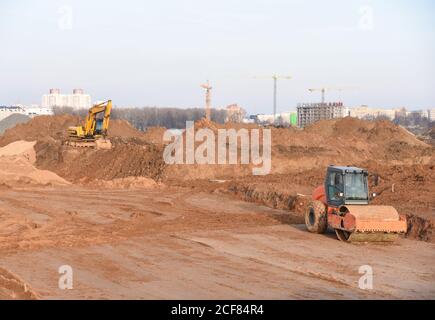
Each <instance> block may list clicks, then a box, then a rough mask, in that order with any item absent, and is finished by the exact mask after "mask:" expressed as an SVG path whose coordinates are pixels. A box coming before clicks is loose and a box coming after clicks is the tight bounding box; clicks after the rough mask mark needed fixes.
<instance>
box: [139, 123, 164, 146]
mask: <svg viewBox="0 0 435 320" xmlns="http://www.w3.org/2000/svg"><path fill="white" fill-rule="evenodd" d="M166 130H167V129H166V128H165V127H150V128H148V129H147V130H146V131H145V132H144V133H143V136H142V138H143V139H144V140H145V141H147V142H149V143H156V144H163V143H164V141H163V135H164V134H165V132H166Z"/></svg>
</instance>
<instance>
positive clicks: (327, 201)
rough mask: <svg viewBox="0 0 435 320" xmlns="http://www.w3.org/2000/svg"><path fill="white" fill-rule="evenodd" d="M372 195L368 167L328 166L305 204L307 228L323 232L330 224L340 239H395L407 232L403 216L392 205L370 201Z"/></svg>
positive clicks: (315, 231) (311, 230)
mask: <svg viewBox="0 0 435 320" xmlns="http://www.w3.org/2000/svg"><path fill="white" fill-rule="evenodd" d="M372 196H374V194H373V195H372ZM372 196H370V195H369V187H368V172H367V170H365V169H361V168H357V167H350V166H329V167H328V169H327V171H326V178H325V183H324V184H323V185H321V186H319V187H317V188H316V189H315V190H314V192H313V195H312V201H310V203H309V204H308V206H307V210H306V213H305V224H306V226H307V229H308V230H309V231H310V232H314V233H324V232H325V231H326V229H327V228H328V226H329V227H330V228H331V229H334V230H335V232H336V234H337V237H338V239H340V240H342V241H394V240H395V239H396V238H397V235H398V234H400V233H404V232H406V229H407V225H406V219H405V218H404V217H400V216H399V214H398V213H397V211H396V209H395V208H393V207H391V206H373V205H369V201H370V199H371V197H372Z"/></svg>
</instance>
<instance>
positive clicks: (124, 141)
mask: <svg viewBox="0 0 435 320" xmlns="http://www.w3.org/2000/svg"><path fill="white" fill-rule="evenodd" d="M78 121H79V119H77V118H75V117H71V116H56V117H37V118H34V119H33V120H31V121H29V122H27V123H25V124H20V125H18V126H16V127H14V128H12V129H8V130H7V131H6V132H5V133H4V134H3V135H2V136H0V257H1V259H0V298H1V299H75V298H77V299H288V298H294V299H316V298H322V299H359V298H362V299H370V298H376V299H378V298H379V299H391V298H393V299H394V298H399V299H403V298H415V299H434V298H435V243H434V242H435V241H434V238H433V236H432V234H433V220H434V214H435V203H434V201H435V200H434V198H435V197H433V194H434V191H435V179H434V176H435V174H434V162H433V147H432V146H429V145H427V144H425V143H423V142H421V141H419V140H418V139H416V138H415V137H413V136H412V135H411V134H409V133H408V132H406V131H405V130H403V129H401V128H400V127H396V126H394V125H392V124H390V123H387V122H364V121H359V120H358V121H356V120H353V119H342V120H339V121H326V122H321V123H319V124H317V125H315V126H313V127H310V128H307V129H305V130H296V129H273V130H272V138H273V148H272V156H273V159H272V161H273V162H272V172H271V174H270V175H266V176H258V177H254V176H252V174H251V169H252V167H251V166H241V165H240V166H230V165H228V166H223V167H222V168H217V167H216V166H212V165H205V166H196V165H195V166H186V165H184V166H183V165H175V166H168V165H165V164H164V163H163V160H162V150H163V148H164V145H163V142H162V141H161V139H162V137H163V132H164V129H163V128H151V129H150V130H148V131H147V132H146V133H142V132H138V131H136V130H135V129H134V128H132V127H131V126H129V124H128V123H126V122H123V121H114V122H113V125H112V127H111V129H112V131H111V135H112V137H111V140H112V143H113V145H114V148H113V149H112V150H75V149H73V148H71V147H67V146H64V145H63V144H62V141H63V139H65V137H64V133H65V129H66V127H67V126H68V125H75V124H77V122H78ZM197 125H198V127H202V126H211V127H213V126H214V127H217V126H218V125H217V124H207V123H198V124H197ZM226 126H227V127H228V126H233V127H235V128H237V125H226ZM363 151H364V152H363ZM337 161H339V163H338V164H341V163H343V164H352V165H359V166H364V167H367V168H368V169H369V170H370V172H371V176H370V181H371V182H370V183H371V189H372V190H374V191H376V192H377V193H378V194H379V196H378V197H377V198H376V199H375V201H374V203H375V204H389V205H393V206H394V207H396V208H397V210H398V211H399V213H400V214H403V215H407V217H408V232H407V234H406V235H405V236H403V237H400V238H399V240H398V241H397V242H395V243H392V244H376V243H362V244H349V243H343V242H340V241H338V240H337V239H336V237H335V234H334V233H333V232H332V231H331V230H329V231H328V232H327V233H326V234H324V235H318V234H311V233H309V232H307V230H306V228H305V226H304V224H303V212H304V208H305V206H306V203H307V201H308V200H309V196H310V193H311V192H312V190H313V188H314V187H315V186H316V185H317V184H319V183H322V179H323V176H324V172H325V168H326V166H327V165H328V164H330V163H333V162H335V163H337ZM65 265H68V266H71V267H72V269H73V275H74V278H73V289H72V290H62V289H60V288H59V277H60V276H61V275H60V274H59V267H61V266H65ZM365 265H369V266H371V267H372V269H373V276H374V278H373V280H374V283H373V290H362V289H361V288H360V287H359V279H360V277H361V276H362V274H360V273H359V271H360V267H361V266H365Z"/></svg>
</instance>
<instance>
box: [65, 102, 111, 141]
mask: <svg viewBox="0 0 435 320" xmlns="http://www.w3.org/2000/svg"><path fill="white" fill-rule="evenodd" d="M111 112H112V100H108V101H106V102H102V103H99V104H96V105H94V106H93V107H92V108H90V109H89V111H88V114H87V116H86V120H85V124H84V125H83V126H78V127H69V128H68V141H67V142H66V144H67V145H69V146H73V147H85V148H95V149H111V148H112V143H111V142H110V140H109V139H108V138H107V133H108V129H109V121H110V113H111Z"/></svg>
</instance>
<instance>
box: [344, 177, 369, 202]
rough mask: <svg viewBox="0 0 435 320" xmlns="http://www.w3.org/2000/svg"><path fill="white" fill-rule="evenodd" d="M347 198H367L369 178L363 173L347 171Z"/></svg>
mask: <svg viewBox="0 0 435 320" xmlns="http://www.w3.org/2000/svg"><path fill="white" fill-rule="evenodd" d="M344 181H345V190H346V200H367V199H368V193H367V178H366V175H364V174H363V173H347V174H346V176H345V179H344Z"/></svg>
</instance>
